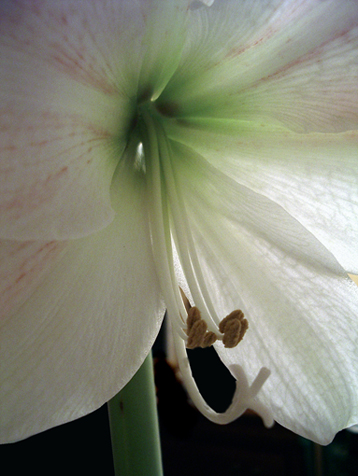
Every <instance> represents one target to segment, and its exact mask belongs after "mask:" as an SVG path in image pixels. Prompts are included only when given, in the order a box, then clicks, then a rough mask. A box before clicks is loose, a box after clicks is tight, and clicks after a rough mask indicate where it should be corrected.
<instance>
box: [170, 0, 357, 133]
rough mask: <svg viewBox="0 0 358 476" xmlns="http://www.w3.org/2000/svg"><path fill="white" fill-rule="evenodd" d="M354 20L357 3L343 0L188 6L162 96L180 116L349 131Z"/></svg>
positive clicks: (353, 119) (353, 103) (353, 118)
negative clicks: (184, 37) (178, 55)
mask: <svg viewBox="0 0 358 476" xmlns="http://www.w3.org/2000/svg"><path fill="white" fill-rule="evenodd" d="M357 21H358V6H357V3H356V2H354V1H349V0H343V1H341V0H329V1H326V2H316V1H310V0H306V1H301V2H292V1H283V2H282V1H269V2H265V1H260V0H259V1H243V2H235V1H218V2H215V3H214V5H213V6H212V7H210V8H209V9H198V10H197V11H195V12H194V14H193V16H192V23H191V28H190V30H189V35H190V36H189V38H190V39H189V40H188V44H187V48H186V54H185V55H184V56H183V60H182V63H181V65H180V68H179V69H178V72H177V73H176V74H175V75H174V77H173V79H172V81H171V82H170V84H169V85H168V88H167V89H166V91H165V92H164V95H163V96H162V98H161V101H163V104H164V103H165V102H167V103H170V104H171V107H172V108H174V105H175V108H176V112H177V114H179V115H181V116H186V117H188V116H200V117H203V116H215V117H236V118H240V119H246V120H247V119H257V118H260V119H261V120H262V119H263V118H265V120H268V121H270V122H271V123H272V122H276V123H277V122H279V123H284V124H285V125H286V126H289V127H290V128H292V129H296V130H300V131H302V130H309V131H312V130H316V131H343V130H348V129H351V128H352V126H356V125H357V117H358V95H357V80H358V62H357V51H358V50H357V44H358V27H357ZM343 71H344V74H342V72H343Z"/></svg>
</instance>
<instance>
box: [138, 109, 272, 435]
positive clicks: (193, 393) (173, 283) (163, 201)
mask: <svg viewBox="0 0 358 476" xmlns="http://www.w3.org/2000/svg"><path fill="white" fill-rule="evenodd" d="M139 123H140V125H139V128H140V131H141V134H142V137H141V138H142V143H143V147H144V157H149V158H150V160H148V162H146V163H145V166H146V167H145V172H146V180H147V186H148V197H149V207H148V209H149V221H150V231H151V237H152V244H153V255H154V260H155V264H156V267H157V270H158V279H159V282H160V286H161V289H162V292H163V295H164V299H165V302H166V306H167V310H168V316H169V318H170V320H171V322H172V324H173V330H174V333H173V338H174V345H175V349H176V354H177V357H178V363H179V368H180V370H181V373H182V376H183V379H184V384H185V386H186V388H187V390H188V392H189V395H190V397H191V399H192V400H193V402H194V404H195V405H196V406H197V408H198V409H199V411H201V413H203V415H205V416H206V417H207V418H208V419H209V420H211V421H213V422H216V423H219V424H226V423H229V422H231V421H233V420H235V419H236V418H238V417H239V416H240V415H241V414H242V413H243V412H244V411H245V410H246V409H248V408H251V409H253V410H255V411H256V412H257V413H258V414H259V415H261V417H262V418H263V420H264V423H265V425H266V426H270V425H271V424H272V422H273V420H272V416H271V412H270V410H269V409H268V408H266V407H265V406H264V405H263V404H262V403H261V402H259V401H258V400H257V399H256V394H257V392H258V391H259V390H260V389H261V387H262V385H263V384H264V382H265V381H266V379H267V378H268V376H269V373H270V372H269V370H267V369H261V370H260V372H259V374H258V376H257V377H256V379H255V380H254V382H253V384H252V385H251V386H249V385H248V382H247V378H246V376H245V373H244V371H243V369H242V368H241V367H240V366H234V367H233V368H232V369H230V370H231V372H232V374H233V375H234V376H235V378H236V379H237V385H236V390H235V394H234V396H233V400H232V403H231V405H230V407H229V408H228V409H227V410H226V412H224V413H216V412H215V411H214V410H212V408H210V406H209V405H207V403H206V402H205V400H204V399H203V398H202V396H201V394H200V392H199V390H198V388H197V385H196V383H195V380H194V378H193V376H192V373H191V369H190V363H189V360H188V357H187V354H186V346H188V347H190V348H193V347H206V346H210V345H212V344H213V343H214V342H215V341H216V339H221V340H222V341H223V343H224V345H225V346H226V347H234V346H236V345H237V344H238V343H239V342H240V341H241V340H242V338H243V336H244V334H245V332H246V330H247V328H248V323H247V320H246V319H244V315H243V313H242V311H238V310H237V311H233V312H232V313H230V314H229V315H228V316H226V317H225V319H223V320H222V321H221V322H220V323H219V322H218V321H219V319H218V317H217V316H216V313H215V308H214V306H213V303H212V302H211V298H210V295H209V292H208V290H207V288H206V285H205V280H204V277H203V273H202V271H201V268H200V262H199V258H198V256H197V253H196V249H195V243H194V239H193V237H192V235H191V231H190V226H189V220H188V217H187V216H186V211H185V206H184V201H183V199H182V197H181V193H180V190H179V189H178V187H177V184H176V181H175V179H174V173H173V169H172V164H171V162H172V157H171V155H172V153H171V148H170V144H169V142H168V139H167V137H166V135H165V131H164V129H163V127H162V125H161V123H160V121H158V119H157V118H154V117H152V116H151V113H150V112H148V111H147V110H146V108H145V107H143V109H142V113H141V119H140V121H139ZM138 151H139V149H138ZM163 190H164V191H165V193H162V192H163ZM168 197H169V202H168V200H167V199H168ZM169 204H170V209H169ZM171 218H173V223H172V222H171V221H170V220H171ZM172 235H173V236H174V239H175V246H176V247H177V249H178V253H179V258H180V261H181V262H182V265H183V268H184V270H185V275H186V278H187V282H188V284H189V288H190V291H191V294H192V295H193V299H194V301H195V303H196V304H197V305H198V307H199V308H200V310H201V312H200V311H199V309H198V308H197V307H195V306H194V307H191V305H190V303H189V301H188V299H186V297H185V295H184V293H183V292H182V290H180V292H179V289H180V288H179V286H178V283H177V279H176V276H175V271H174V259H173V249H172V244H171V239H172ZM178 237H180V239H178ZM202 313H204V314H203V316H204V318H203V317H202ZM185 321H186V324H185ZM185 325H186V329H185ZM184 329H185V330H184Z"/></svg>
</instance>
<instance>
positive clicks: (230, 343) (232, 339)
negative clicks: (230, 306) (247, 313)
mask: <svg viewBox="0 0 358 476" xmlns="http://www.w3.org/2000/svg"><path fill="white" fill-rule="evenodd" d="M248 327H249V323H248V322H247V319H245V318H244V313H243V312H242V311H240V310H239V309H238V310H235V311H232V312H231V313H230V314H229V315H228V316H226V317H225V318H224V319H223V320H222V321H221V322H220V324H219V330H220V332H222V333H223V334H224V337H223V344H224V346H225V347H227V348H229V349H231V348H233V347H236V346H237V344H238V343H239V342H240V341H241V340H242V338H243V337H244V335H245V332H246V331H247V329H248Z"/></svg>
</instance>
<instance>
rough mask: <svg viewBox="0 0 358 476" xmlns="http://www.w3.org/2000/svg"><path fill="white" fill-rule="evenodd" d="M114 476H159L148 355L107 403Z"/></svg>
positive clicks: (150, 361)
mask: <svg viewBox="0 0 358 476" xmlns="http://www.w3.org/2000/svg"><path fill="white" fill-rule="evenodd" d="M108 411H109V423H110V429H111V439H112V451H113V463H114V469H115V475H116V476H162V475H163V470H162V460H161V450H160V439H159V428H158V418H157V406H156V395H155V385H154V375H153V359H152V355H151V354H149V355H148V357H147V358H146V360H145V361H144V363H143V365H142V367H141V368H140V369H139V370H138V372H137V373H136V374H135V375H134V377H133V378H132V380H131V381H130V382H129V383H128V384H127V385H126V387H125V388H124V389H123V390H121V391H120V392H119V393H118V394H117V395H116V396H115V397H113V398H112V400H110V401H109V402H108Z"/></svg>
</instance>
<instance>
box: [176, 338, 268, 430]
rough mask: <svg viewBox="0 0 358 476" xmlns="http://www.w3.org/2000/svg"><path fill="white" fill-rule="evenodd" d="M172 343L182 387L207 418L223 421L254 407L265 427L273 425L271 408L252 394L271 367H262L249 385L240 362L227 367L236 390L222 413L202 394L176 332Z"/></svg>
mask: <svg viewBox="0 0 358 476" xmlns="http://www.w3.org/2000/svg"><path fill="white" fill-rule="evenodd" d="M174 346H175V351H176V355H177V358H178V363H179V368H180V372H181V374H182V378H183V381H184V384H185V388H186V389H187V391H188V393H189V395H190V398H191V399H192V401H193V403H194V404H195V406H196V407H197V408H198V410H199V411H200V412H201V413H202V414H203V415H204V416H205V417H206V418H207V419H208V420H210V421H212V422H214V423H218V424H220V425H225V424H227V423H231V422H232V421H234V420H236V419H237V418H238V417H240V416H241V415H242V414H243V413H244V412H245V411H246V410H248V409H250V410H253V411H255V412H256V413H257V414H258V415H259V416H260V417H261V418H262V420H263V422H264V425H265V426H266V427H267V428H269V427H271V426H272V425H273V423H274V420H273V417H272V413H271V411H270V409H269V408H267V407H266V406H265V405H264V404H263V403H261V402H260V401H259V400H256V398H255V397H256V395H257V393H258V392H259V391H260V389H261V387H262V386H263V384H264V383H265V382H266V380H267V378H268V377H269V375H270V371H269V370H268V369H267V368H265V367H263V368H261V370H260V371H259V373H258V375H257V377H256V378H255V380H254V381H253V383H252V384H251V386H249V385H248V381H247V378H246V375H245V372H244V370H243V368H242V367H241V366H240V365H235V366H232V367H230V370H231V371H232V373H233V375H234V376H235V378H236V389H235V393H234V396H233V399H232V403H231V405H230V406H229V408H228V409H227V410H226V411H225V412H224V413H217V412H215V411H214V410H213V409H212V408H211V407H210V406H209V405H208V404H207V403H206V401H205V400H204V399H203V397H202V396H201V394H200V392H199V389H198V387H197V385H196V383H195V380H194V378H193V375H192V373H191V368H190V363H189V359H188V356H187V353H186V347H185V342H184V341H183V340H182V339H181V338H180V337H179V336H178V335H176V334H175V332H174Z"/></svg>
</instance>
